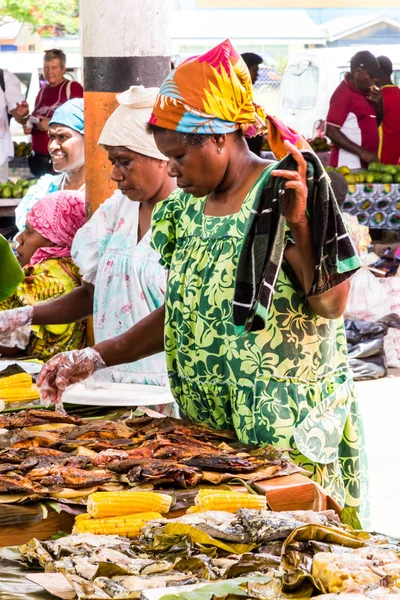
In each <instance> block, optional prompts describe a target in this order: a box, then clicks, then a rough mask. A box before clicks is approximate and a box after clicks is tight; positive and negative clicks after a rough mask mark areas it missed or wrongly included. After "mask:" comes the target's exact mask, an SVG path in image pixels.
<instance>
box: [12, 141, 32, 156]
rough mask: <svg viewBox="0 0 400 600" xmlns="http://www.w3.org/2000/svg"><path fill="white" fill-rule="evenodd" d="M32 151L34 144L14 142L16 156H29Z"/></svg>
mask: <svg viewBox="0 0 400 600" xmlns="http://www.w3.org/2000/svg"><path fill="white" fill-rule="evenodd" d="M31 152H32V144H31V143H30V142H19V144H17V142H14V156H17V157H19V158H20V157H24V156H29V155H30V153H31Z"/></svg>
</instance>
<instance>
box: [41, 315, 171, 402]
mask: <svg viewBox="0 0 400 600" xmlns="http://www.w3.org/2000/svg"><path fill="white" fill-rule="evenodd" d="M164 315H165V308H164V306H161V307H160V308H157V310H155V311H154V312H152V313H151V314H150V315H148V316H147V317H146V318H145V319H142V320H141V321H140V322H139V323H136V325H134V326H133V327H131V329H129V330H128V331H126V332H125V333H123V334H122V335H120V336H118V337H116V338H113V339H111V340H107V341H105V342H101V343H100V344H97V345H96V346H94V348H83V350H72V351H71V352H61V354H57V355H56V356H54V357H53V358H52V359H51V360H49V362H48V363H46V364H45V365H44V367H43V369H42V370H41V372H40V374H39V377H38V380H37V384H38V386H39V388H40V394H41V397H42V399H43V400H46V399H48V400H50V401H51V402H54V403H55V405H56V408H57V410H58V409H59V408H60V404H61V396H62V393H63V391H64V390H65V389H66V388H67V387H68V386H69V385H72V384H73V383H77V382H79V381H82V380H83V379H87V377H90V376H91V375H93V373H94V372H95V371H97V370H99V369H104V368H105V367H112V366H113V365H119V364H124V363H129V362H134V361H136V360H140V359H141V358H145V357H146V356H151V355H152V354H157V353H158V352H161V351H162V350H163V348H164V343H163V340H164Z"/></svg>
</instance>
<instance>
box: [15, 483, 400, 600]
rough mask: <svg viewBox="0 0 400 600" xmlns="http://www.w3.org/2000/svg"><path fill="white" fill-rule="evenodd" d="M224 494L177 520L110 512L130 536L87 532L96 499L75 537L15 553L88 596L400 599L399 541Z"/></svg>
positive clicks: (47, 579)
mask: <svg viewBox="0 0 400 600" xmlns="http://www.w3.org/2000/svg"><path fill="white" fill-rule="evenodd" d="M128 494H129V493H128ZM154 495H157V494H154ZM218 495H219V499H216V493H215V491H214V490H210V489H207V490H201V491H200V492H199V494H198V496H197V497H196V499H195V507H194V508H193V509H192V511H190V512H188V514H186V515H183V516H181V517H178V518H171V516H170V515H169V514H168V513H167V514H164V515H161V514H158V515H155V516H153V517H150V516H149V514H147V516H145V514H144V513H137V514H136V520H140V515H141V516H142V522H141V523H140V525H139V526H138V527H137V528H131V529H129V527H128V526H126V525H124V520H123V519H124V517H123V516H119V517H117V518H114V519H112V518H110V517H108V519H109V520H110V521H111V520H114V521H119V522H120V523H121V527H120V531H121V532H122V530H123V529H124V528H125V534H124V535H121V534H120V535H118V534H115V533H114V534H112V535H109V534H108V535H106V534H104V533H98V534H94V533H91V532H88V528H85V523H88V522H92V523H93V522H95V521H96V520H97V521H98V522H99V523H100V522H101V521H105V520H106V519H100V518H98V517H97V516H96V515H95V514H94V513H95V511H96V509H98V510H101V509H102V508H103V509H104V505H102V504H101V503H100V502H97V503H96V501H95V500H94V501H93V503H92V507H91V514H90V515H84V516H81V517H77V518H76V521H75V527H74V533H73V534H72V535H69V536H66V537H61V538H59V539H55V540H48V541H45V542H39V541H38V540H37V539H33V540H31V541H30V542H29V543H28V544H24V545H22V546H20V547H19V549H18V550H17V551H15V553H14V556H13V558H14V559H16V560H18V561H20V562H21V563H22V568H23V567H24V566H25V569H26V570H29V569H31V568H32V567H35V568H39V569H40V570H41V571H42V572H44V574H43V575H42V574H40V573H37V574H32V573H29V574H27V577H28V578H29V580H30V581H35V582H37V583H39V584H40V585H41V586H43V587H44V588H45V589H47V590H49V591H52V592H53V593H54V594H55V595H57V596H58V597H62V598H66V597H68V598H78V599H81V600H93V599H95V598H96V599H97V598H103V599H110V598H119V599H125V598H142V599H143V600H145V599H147V598H149V599H150V598H163V600H172V599H173V598H174V599H177V600H179V599H181V600H183V599H186V598H187V599H188V600H190V599H193V600H195V599H197V598H199V599H202V600H206V599H208V598H209V599H212V598H214V599H216V598H221V599H222V598H225V599H227V598H229V599H231V600H233V599H236V598H240V597H244V598H250V599H253V598H254V599H259V600H262V599H265V600H273V599H279V598H309V597H310V596H317V597H320V598H323V597H329V598H336V597H337V598H343V600H345V598H346V600H348V599H349V596H348V595H347V594H350V599H352V600H356V599H357V600H358V598H375V599H378V600H379V599H380V598H387V597H393V598H396V597H397V598H398V597H399V594H400V557H399V555H400V545H399V542H398V540H395V539H391V538H387V537H385V536H382V535H369V534H367V533H364V532H362V531H357V530H355V529H353V528H352V527H350V526H348V525H343V524H342V523H340V521H339V518H338V516H337V515H336V513H335V512H334V511H320V512H316V511H289V512H273V511H270V510H267V509H266V508H265V507H264V508H246V507H247V506H249V503H250V501H251V496H250V495H249V494H247V493H246V492H243V493H238V494H235V493H232V492H230V491H229V490H223V491H220V492H219V494H218ZM132 496H133V497H134V496H135V492H132ZM224 496H225V499H224ZM207 500H208V501H207ZM255 501H257V499H254V500H253V502H255ZM262 501H263V499H262V498H261V497H259V502H260V503H262ZM217 502H220V503H221V510H218V506H217ZM264 502H265V501H264ZM149 503H150V501H149ZM132 505H133V502H132ZM210 508H211V510H210ZM117 512H118V509H117ZM134 516H135V515H131V517H134ZM6 556H8V558H10V554H9V553H8V554H6ZM207 584H208V585H207ZM177 586H179V587H177ZM201 586H202V587H201ZM160 588H161V589H160ZM168 588H170V589H168ZM171 588H172V589H171ZM156 589H157V591H156ZM150 590H154V592H150ZM66 594H69V595H66ZM327 594H332V595H330V596H327ZM336 594H337V595H338V596H336ZM341 594H345V595H344V596H342V595H341Z"/></svg>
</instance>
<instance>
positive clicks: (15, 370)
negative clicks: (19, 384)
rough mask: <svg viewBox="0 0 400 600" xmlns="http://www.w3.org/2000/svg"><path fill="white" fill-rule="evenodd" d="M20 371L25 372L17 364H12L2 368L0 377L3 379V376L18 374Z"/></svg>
mask: <svg viewBox="0 0 400 600" xmlns="http://www.w3.org/2000/svg"><path fill="white" fill-rule="evenodd" d="M21 373H26V371H24V369H22V368H21V367H20V366H19V365H16V364H13V365H10V366H8V367H7V368H6V369H4V371H1V372H0V379H4V377H11V376H12V375H20V374H21Z"/></svg>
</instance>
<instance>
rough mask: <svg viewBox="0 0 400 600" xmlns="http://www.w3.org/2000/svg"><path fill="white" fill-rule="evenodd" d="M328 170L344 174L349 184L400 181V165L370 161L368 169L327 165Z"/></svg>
mask: <svg viewBox="0 0 400 600" xmlns="http://www.w3.org/2000/svg"><path fill="white" fill-rule="evenodd" d="M326 170H327V171H337V172H338V173H340V174H341V175H343V176H344V177H345V179H346V181H347V183H349V184H356V183H400V165H398V166H394V165H383V164H380V163H370V164H369V166H368V170H361V171H357V172H352V171H351V170H350V169H349V167H346V166H341V167H337V168H336V169H334V168H333V167H327V169H326Z"/></svg>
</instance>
